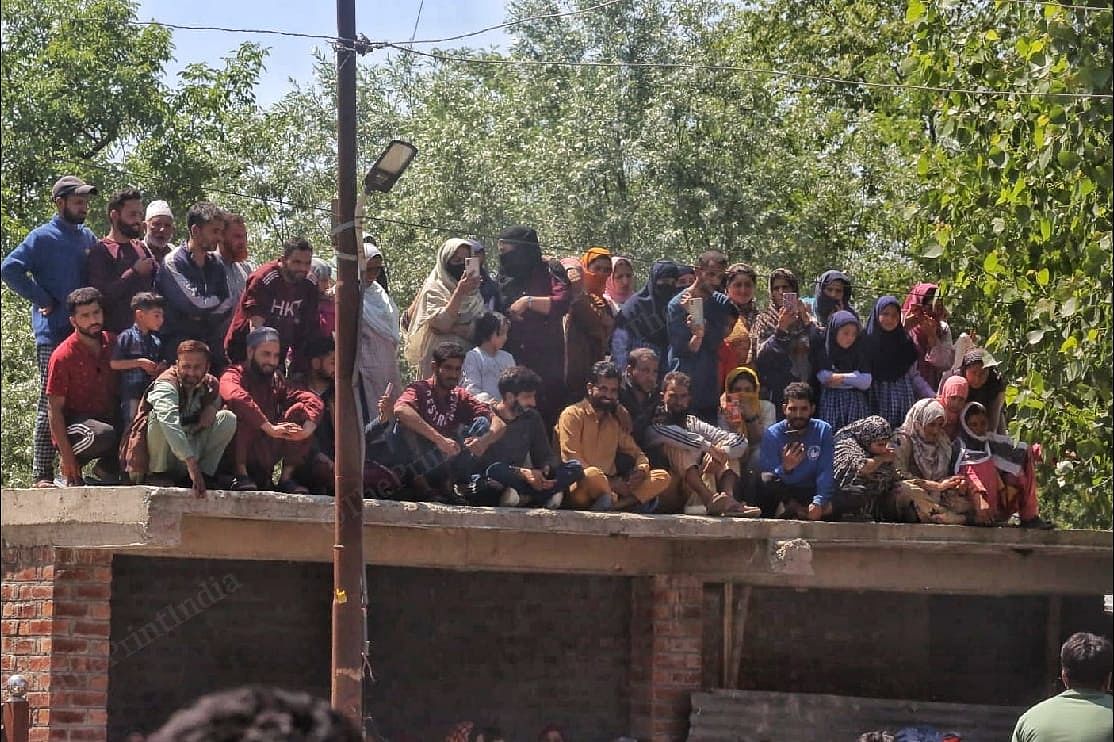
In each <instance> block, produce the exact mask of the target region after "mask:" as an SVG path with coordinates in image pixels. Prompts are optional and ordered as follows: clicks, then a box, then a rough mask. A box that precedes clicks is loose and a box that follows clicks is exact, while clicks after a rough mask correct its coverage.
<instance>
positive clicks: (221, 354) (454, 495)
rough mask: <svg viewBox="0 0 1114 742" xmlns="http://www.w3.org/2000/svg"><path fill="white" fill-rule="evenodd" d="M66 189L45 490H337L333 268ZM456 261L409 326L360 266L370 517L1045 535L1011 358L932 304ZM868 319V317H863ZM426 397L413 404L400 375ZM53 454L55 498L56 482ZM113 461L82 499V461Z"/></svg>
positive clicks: (41, 456) (620, 259)
mask: <svg viewBox="0 0 1114 742" xmlns="http://www.w3.org/2000/svg"><path fill="white" fill-rule="evenodd" d="M96 194H97V190H96V188H95V187H93V186H91V185H89V184H87V183H84V182H83V181H81V180H80V179H78V178H76V177H73V176H66V177H64V178H62V179H60V180H59V181H58V182H57V183H56V184H55V185H54V188H53V191H52V197H53V200H54V205H55V208H56V211H57V213H56V215H55V216H54V217H53V219H51V220H50V221H49V222H47V223H46V224H44V225H42V226H40V227H38V228H37V229H35V230H33V231H32V232H31V233H30V234H29V235H28V236H27V237H26V239H25V240H24V241H23V242H22V243H21V244H20V245H19V246H18V247H17V248H16V249H15V250H13V251H12V252H11V253H10V254H9V255H7V257H5V259H4V261H3V266H2V276H3V280H4V281H5V283H6V284H7V285H8V286H9V287H10V288H11V289H12V290H13V291H15V292H16V293H18V294H19V295H21V296H23V297H24V298H26V299H27V300H28V301H30V302H31V304H32V312H31V325H32V329H33V331H34V335H35V343H36V348H37V353H36V357H37V359H38V366H39V373H40V377H41V382H42V394H41V398H40V400H39V407H38V411H37V415H36V421H35V434H34V457H33V469H34V472H33V474H34V479H35V486H37V487H53V486H72V485H80V484H83V483H96V482H104V483H116V482H120V481H130V482H133V483H146V484H152V485H158V486H182V485H184V486H189V487H191V488H192V489H193V490H194V491H195V492H196V493H198V494H202V493H204V492H205V491H206V489H231V490H259V489H262V490H277V491H281V492H289V493H299V494H304V493H328V492H330V491H331V487H332V482H333V457H334V445H335V444H334V436H335V429H334V426H333V415H334V406H335V400H334V386H335V348H334V340H333V337H334V332H335V322H336V319H335V318H336V310H335V305H334V302H333V294H332V287H333V281H332V270H333V269H332V266H331V264H330V263H329V262H327V261H325V260H322V259H321V258H320V257H315V256H314V248H313V246H312V245H310V244H309V242H307V241H306V240H304V239H291V240H288V241H287V242H286V243H285V244H284V245H283V246H282V250H281V254H280V255H278V256H277V257H275V258H274V259H273V260H270V261H268V262H266V263H264V264H262V265H260V266H258V267H257V266H255V265H253V264H252V263H251V262H250V261H249V260H248V251H247V228H246V225H245V223H244V220H243V218H242V217H240V216H238V215H236V214H232V213H229V212H227V211H225V210H223V209H221V208H219V207H218V206H216V205H214V204H212V203H208V202H201V203H197V204H194V205H193V206H192V207H190V209H189V211H188V213H187V215H186V220H185V230H184V234H183V236H182V241H181V242H180V244H178V245H174V244H172V240H173V238H174V234H175V232H176V222H175V218H174V214H173V213H172V212H171V209H170V207H169V205H168V204H167V203H166V202H165V201H160V200H154V201H151V202H150V203H149V204H147V205H146V207H144V200H143V197H142V195H141V194H140V193H139V192H138V191H137V190H135V189H130V188H129V189H125V190H122V191H119V192H117V193H115V194H113V195H112V196H111V198H110V199H109V200H108V203H107V207H106V212H107V216H108V222H109V224H110V228H109V231H108V234H107V235H105V236H104V237H103V238H101V239H99V240H98V239H97V238H96V236H95V235H94V234H93V233H92V232H91V231H90V230H89V229H88V228H87V227H86V226H85V225H84V222H85V218H86V216H87V214H88V210H89V204H90V199H91V198H92V197H94V196H95V195H96ZM494 247H495V248H496V250H497V256H493V257H494V258H495V260H497V262H498V267H497V270H493V266H491V265H490V264H491V263H492V262H493V261H489V260H488V256H487V246H485V245H484V244H483V243H482V242H480V241H478V240H474V239H460V238H454V239H449V240H446V241H445V242H444V244H442V245H441V247H440V248H439V249H438V250H437V251H436V254H435V256H434V260H433V265H432V267H431V268H430V271H429V274H428V276H427V278H426V279H425V281H424V282H423V283H422V285H421V288H420V289H419V291H418V292H417V294H416V295H415V296H414V298H413V301H412V302H410V303H409V305H408V306H407V307H406V309H405V310H400V307H399V305H398V304H396V301H395V298H394V297H392V294H391V285H390V282H389V280H388V266H387V265H386V261H385V256H384V254H383V252H382V251H381V250H380V249H379V247H378V246H376V245H375V244H374V242H373V241H372V240H371V239H370V238H365V241H364V244H363V271H362V276H361V285H360V295H361V299H360V317H359V323H358V326H359V334H358V346H357V348H356V353H355V355H356V366H355V369H354V376H355V384H354V392H355V397H356V400H357V405H358V406H359V408H360V412H361V414H362V417H363V420H364V423H365V425H364V431H365V441H364V448H365V466H364V472H365V476H364V484H365V491H366V493H367V494H368V496H372V497H393V498H406V499H417V500H429V501H439V502H445V503H450V504H455V505H500V506H507V507H512V506H535V507H546V508H576V509H591V510H597V511H627V512H640V513H681V512H683V513H690V514H704V515H712V516H731V517H759V516H764V517H788V518H801V519H808V520H820V519H837V520H891V521H905V522H924V523H953V524H963V523H966V524H978V525H992V524H1003V523H1007V522H1010V521H1011V520H1012V519H1016V520H1017V521H1018V522H1019V523H1020V525H1022V526H1025V527H1039V528H1044V527H1050V526H1049V524H1048V523H1047V522H1046V521H1045V520H1043V519H1042V518H1041V517H1040V515H1039V510H1038V500H1037V482H1036V477H1035V469H1034V467H1035V464H1037V463H1039V460H1040V455H1041V453H1040V447H1039V445H1028V444H1025V443H1021V442H1018V441H1015V440H1012V439H1010V438H1009V437H1008V436H1007V435H1005V417H1004V411H1003V407H1004V404H1003V402H1004V396H1005V383H1004V381H1003V377H1002V375H1001V374H1000V372H999V368H998V363H997V361H996V360H995V359H994V358H993V357H992V356H991V355H990V354H989V353H988V352H987V351H986V350H985V349H983V348H979V347H976V346H975V343H974V340H973V338H972V337H971V336H969V335H968V334H967V333H964V334H962V335H960V336H959V337H958V338H955V339H954V341H953V336H952V331H951V328H950V326H949V323H948V321H947V320H948V314H947V311H946V310H945V308H944V305H943V303H942V301H941V300H940V298H939V296H938V295H937V294H938V291H937V286H936V285H934V284H931V283H920V284H917V285H916V286H914V287H913V288H912V289H911V290H910V291H909V292H908V294H907V296H905V297H904V300H899V299H898V298H897V297H894V296H883V297H881V298H879V299H878V300H877V301H876V302H875V303H874V305H873V306H872V307H871V308H870V309H869V311H864V312H862V313H860V312H859V311H858V310H857V309H856V308H855V306H854V297H855V293H854V283H853V281H852V279H851V277H850V276H849V275H847V274H846V273H844V272H842V271H838V270H829V271H827V272H825V273H823V274H821V275H820V276H819V277H818V278H817V279H816V281H815V291H814V294H815V298H814V299H813V300H812V301H811V302H809V301H806V300H805V299H806V297H804V296H803V295H802V293H801V282H800V279H799V278H798V276H797V275H796V274H795V273H794V272H793V271H792V270H790V269H788V268H778V269H776V270H774V271H772V272H771V274H770V276H769V279H768V289H769V303H768V304H767V305H766V306H765V307H761V306H759V301H758V299H757V292H756V288H757V283H758V274H757V272H756V271H755V270H754V268H752V267H751V266H749V265H747V264H745V263H734V264H731V263H730V261H729V260H728V258H727V257H726V256H725V255H724V254H723V253H721V252H718V251H715V250H709V251H706V252H704V253H702V254H701V255H700V256H699V258H698V260H697V261H696V264H695V265H692V266H688V265H683V264H681V263H679V262H677V261H675V260H673V259H670V258H662V259H659V260H656V261H654V263H653V264H652V265H651V266H650V267H649V270H648V274H647V280H646V282H645V283H644V284H643V285H641V286H639V285H638V284H639V282H638V281H637V280H636V275H637V266H636V265H635V262H634V261H632V260H631V259H630V258H628V257H624V256H620V255H614V254H612V253H611V251H610V250H608V249H607V248H605V247H601V246H592V247H589V248H588V249H587V250H586V251H585V252H584V254H583V255H582V256H580V257H578V258H570V257H564V258H561V257H549V256H545V255H544V254H543V251H542V246H541V243H540V242H539V239H538V235H537V233H536V232H535V230H533V229H531V228H529V227H524V226H514V227H509V228H507V229H504V230H503V231H502V232H501V233H500V234H499V236H498V239H497V240H496V243H495V245H494ZM864 317H865V319H864ZM406 368H409V369H411V370H412V371H413V373H414V374H415V375H416V377H417V378H416V379H415V380H414V381H412V382H410V383H406V381H405V380H404V379H405V376H407V375H409V374H404V372H403V371H404V369H406ZM55 456H57V457H58V459H59V461H60V470H61V471H60V476H58V477H56V476H55V464H54V461H55ZM89 464H93V466H92V467H91V471H90V472H89V473H88V474H86V473H85V468H86V467H87V465H89Z"/></svg>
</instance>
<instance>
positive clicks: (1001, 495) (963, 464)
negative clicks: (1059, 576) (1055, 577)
mask: <svg viewBox="0 0 1114 742" xmlns="http://www.w3.org/2000/svg"><path fill="white" fill-rule="evenodd" d="M960 427H961V431H960V434H959V437H958V438H956V440H955V443H954V444H953V458H954V459H955V473H956V474H958V475H961V476H964V477H966V479H967V481H968V483H969V485H970V487H971V489H972V490H973V494H975V495H976V496H977V498H978V503H979V509H980V510H981V511H983V516H982V517H981V518H979V519H978V521H977V522H979V523H981V524H985V525H994V524H1002V523H1005V522H1007V521H1008V520H1009V518H1010V516H1012V515H1013V514H1014V513H1017V515H1018V516H1019V517H1020V518H1021V525H1022V526H1023V527H1025V528H1040V529H1047V528H1051V527H1052V526H1051V525H1050V524H1049V523H1047V522H1046V521H1044V520H1042V519H1041V518H1040V516H1038V515H1037V512H1038V505H1037V486H1036V477H1035V475H1034V471H1033V460H1034V459H1036V458H1038V457H1039V456H1040V447H1039V446H1035V445H1034V446H1029V445H1027V444H1025V443H1019V442H1017V441H1013V440H1011V439H1010V438H1007V437H1006V436H1004V435H999V434H997V433H993V432H991V427H990V415H989V413H988V412H987V410H986V407H984V406H983V405H981V404H979V403H978V402H969V403H968V404H967V406H966V407H964V408H963V413H962V414H961V415H960Z"/></svg>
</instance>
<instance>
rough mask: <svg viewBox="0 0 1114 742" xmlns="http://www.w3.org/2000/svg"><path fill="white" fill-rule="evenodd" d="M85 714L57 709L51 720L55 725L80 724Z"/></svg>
mask: <svg viewBox="0 0 1114 742" xmlns="http://www.w3.org/2000/svg"><path fill="white" fill-rule="evenodd" d="M85 713H86V712H84V711H75V710H74V709H58V710H56V711H55V712H54V719H53V720H54V723H56V724H80V723H82V722H83V721H85Z"/></svg>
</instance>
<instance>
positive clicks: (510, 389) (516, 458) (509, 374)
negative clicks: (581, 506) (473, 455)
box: [474, 366, 584, 509]
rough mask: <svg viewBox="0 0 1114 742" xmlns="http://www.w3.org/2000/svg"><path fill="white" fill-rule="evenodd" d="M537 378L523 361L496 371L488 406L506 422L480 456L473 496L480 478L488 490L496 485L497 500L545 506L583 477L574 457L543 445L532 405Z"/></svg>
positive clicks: (551, 505)
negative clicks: (495, 395)
mask: <svg viewBox="0 0 1114 742" xmlns="http://www.w3.org/2000/svg"><path fill="white" fill-rule="evenodd" d="M541 387H542V379H541V377H540V376H538V375H537V374H536V373H534V372H533V371H531V370H530V369H528V368H526V367H525V366H511V367H510V368H507V369H504V370H503V372H502V373H501V374H499V394H500V396H501V397H502V400H501V401H499V402H498V403H496V404H495V405H494V407H493V408H492V411H493V412H494V413H495V415H496V416H498V417H499V418H501V419H502V420H503V422H504V423H505V424H506V429H505V430H504V431H503V434H502V435H501V436H500V437H499V439H498V440H496V441H495V442H494V443H492V444H491V446H490V447H489V448H488V449H487V451H485V452H484V455H483V456H482V457H481V458H480V466H481V468H482V474H477V475H476V476H475V479H476V480H478V481H479V486H478V487H477V489H478V490H479V492H477V498H476V499H475V500H474V502H477V504H480V497H481V495H482V492H483V491H484V487H483V484H482V483H483V480H484V479H486V480H489V482H493V483H494V484H495V488H492V487H490V486H488V487H487V489H488V490H492V489H494V492H495V493H498V492H499V491H500V490H501V494H500V495H499V505H501V506H503V507H514V506H516V505H538V506H542V507H546V508H550V509H556V508H559V507H561V503H562V502H563V501H564V497H565V494H566V493H567V492H568V489H569V487H570V486H571V485H572V484H574V483H575V482H579V481H580V480H581V479H583V478H584V467H583V466H581V465H580V462H579V461H566V462H564V463H561V460H560V459H559V458H557V454H556V453H554V451H553V448H552V446H550V445H549V436H548V435H547V434H546V431H545V422H544V421H542V417H541V414H540V413H539V412H538V410H537V398H538V390H540V389H541Z"/></svg>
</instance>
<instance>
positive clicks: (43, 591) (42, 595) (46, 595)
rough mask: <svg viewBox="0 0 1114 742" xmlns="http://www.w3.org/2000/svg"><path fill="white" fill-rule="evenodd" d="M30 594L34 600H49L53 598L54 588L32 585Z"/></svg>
mask: <svg viewBox="0 0 1114 742" xmlns="http://www.w3.org/2000/svg"><path fill="white" fill-rule="evenodd" d="M30 593H31V597H32V598H34V599H35V600H50V599H51V598H53V597H54V587H53V586H51V585H32V586H31V591H30Z"/></svg>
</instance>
